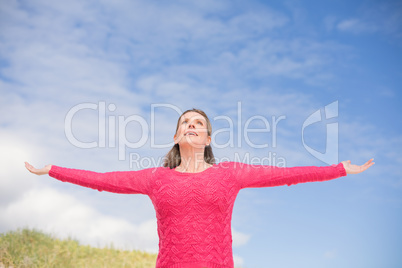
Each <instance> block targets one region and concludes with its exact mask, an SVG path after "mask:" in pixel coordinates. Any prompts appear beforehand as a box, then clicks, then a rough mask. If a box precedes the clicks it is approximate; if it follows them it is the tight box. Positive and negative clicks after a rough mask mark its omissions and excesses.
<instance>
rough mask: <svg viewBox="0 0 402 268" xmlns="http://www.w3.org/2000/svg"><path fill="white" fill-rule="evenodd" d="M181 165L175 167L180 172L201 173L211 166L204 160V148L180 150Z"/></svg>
mask: <svg viewBox="0 0 402 268" xmlns="http://www.w3.org/2000/svg"><path fill="white" fill-rule="evenodd" d="M180 158H181V163H180V165H179V166H177V167H176V170H178V171H180V172H190V173H195V172H201V171H204V170H206V169H207V168H209V167H210V166H211V165H210V164H208V163H207V162H205V160H204V148H202V149H197V148H193V147H191V148H186V149H182V148H180Z"/></svg>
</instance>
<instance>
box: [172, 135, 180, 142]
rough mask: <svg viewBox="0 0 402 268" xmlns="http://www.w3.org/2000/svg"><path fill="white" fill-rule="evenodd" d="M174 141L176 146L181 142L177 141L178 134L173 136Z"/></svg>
mask: <svg viewBox="0 0 402 268" xmlns="http://www.w3.org/2000/svg"><path fill="white" fill-rule="evenodd" d="M173 141H174V144H178V143H179V141H178V140H177V135H176V134H174V136H173Z"/></svg>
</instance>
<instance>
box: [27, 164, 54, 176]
mask: <svg viewBox="0 0 402 268" xmlns="http://www.w3.org/2000/svg"><path fill="white" fill-rule="evenodd" d="M25 167H26V168H27V169H28V170H29V172H31V173H33V174H36V175H46V174H49V171H50V169H51V168H52V165H47V166H45V167H43V168H41V169H37V168H34V167H33V166H32V165H31V164H29V163H28V162H25Z"/></svg>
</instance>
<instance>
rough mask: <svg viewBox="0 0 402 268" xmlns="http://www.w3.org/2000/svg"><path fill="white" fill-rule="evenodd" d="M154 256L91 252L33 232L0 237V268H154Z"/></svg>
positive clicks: (72, 242) (105, 250) (110, 250)
mask: <svg viewBox="0 0 402 268" xmlns="http://www.w3.org/2000/svg"><path fill="white" fill-rule="evenodd" d="M155 263H156V254H150V253H146V252H141V251H129V250H118V249H113V248H94V247H91V246H83V245H80V244H79V243H78V242H77V241H75V240H73V239H66V240H60V239H57V238H54V237H52V236H51V235H48V234H45V233H43V232H40V231H36V230H28V229H23V230H18V231H12V232H8V233H4V234H0V267H13V268H17V267H141V268H143V267H155Z"/></svg>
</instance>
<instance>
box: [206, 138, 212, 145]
mask: <svg viewBox="0 0 402 268" xmlns="http://www.w3.org/2000/svg"><path fill="white" fill-rule="evenodd" d="M210 144H211V136H208V138H207V143H206V144H205V145H206V146H208V145H210Z"/></svg>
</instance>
